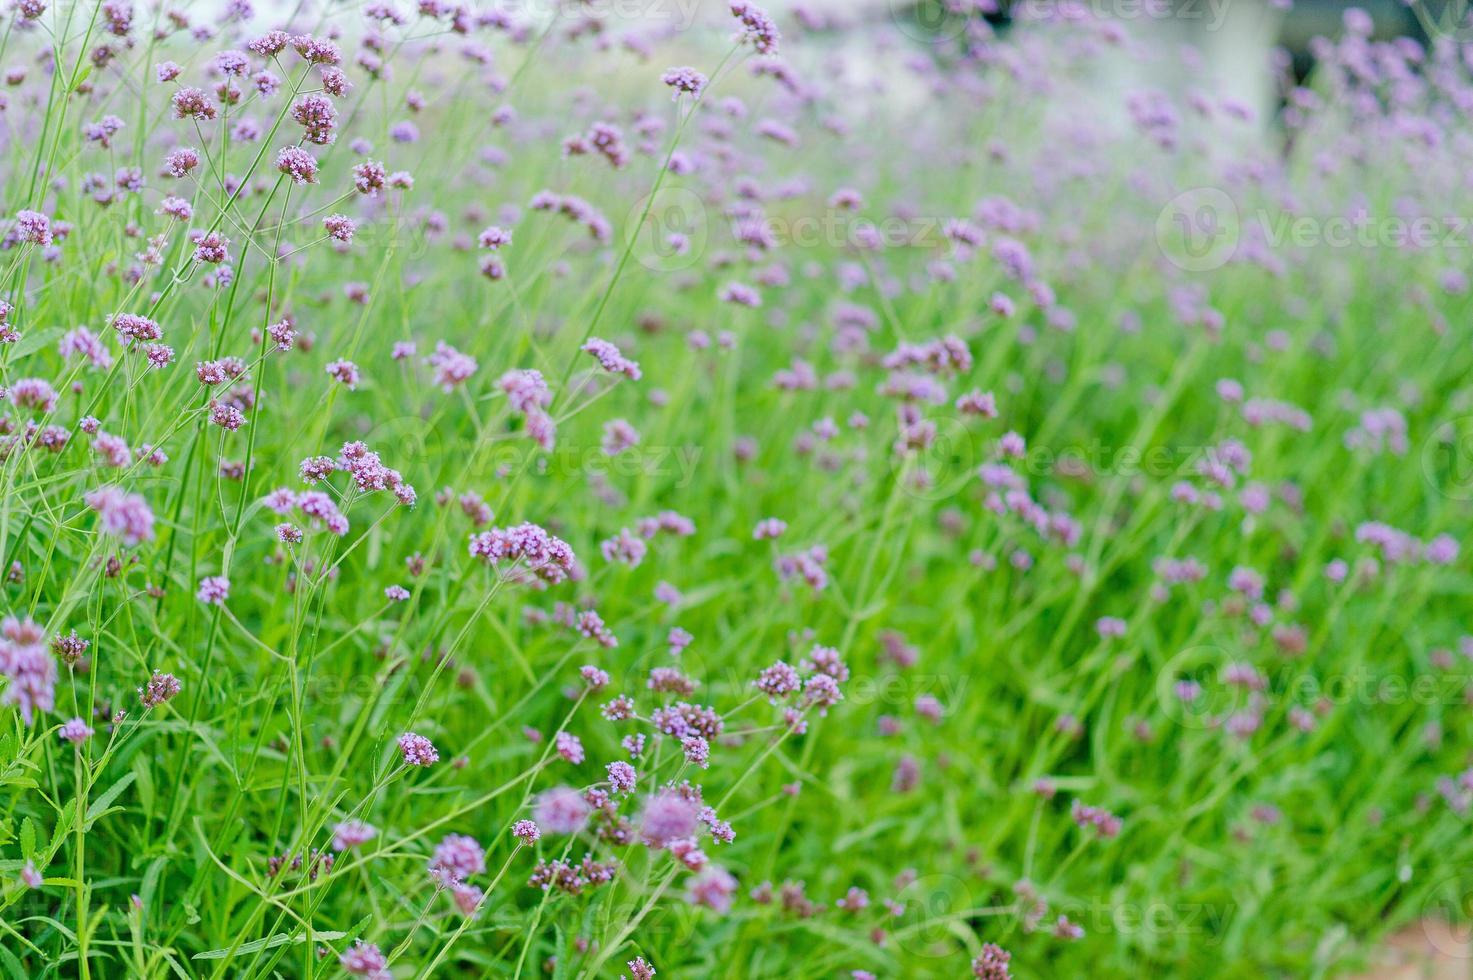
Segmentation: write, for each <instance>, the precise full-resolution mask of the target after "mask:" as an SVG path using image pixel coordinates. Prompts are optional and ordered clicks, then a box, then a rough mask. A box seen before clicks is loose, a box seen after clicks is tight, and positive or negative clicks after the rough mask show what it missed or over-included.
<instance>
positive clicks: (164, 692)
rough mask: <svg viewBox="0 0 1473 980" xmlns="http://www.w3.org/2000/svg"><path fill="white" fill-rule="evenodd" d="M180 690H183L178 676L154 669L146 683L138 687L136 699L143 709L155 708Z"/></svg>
mask: <svg viewBox="0 0 1473 980" xmlns="http://www.w3.org/2000/svg"><path fill="white" fill-rule="evenodd" d="M181 690H183V685H182V684H180V683H179V678H177V677H175V676H174V675H173V674H165V673H162V672H161V671H157V670H155V671H154V672H153V676H152V677H150V678H149V679H148V683H147V684H146V685H144V686H143V687H140V688H139V689H138V700H139V701H140V702H142V704H143V707H144V709H145V710H147V709H149V708H157V707H158V706H159V705H161V704H163V703H164V702H166V701H172V700H173V699H174V698H175V697H178V695H179V692H180V691H181Z"/></svg>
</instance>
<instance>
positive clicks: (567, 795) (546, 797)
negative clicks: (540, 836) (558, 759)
mask: <svg viewBox="0 0 1473 980" xmlns="http://www.w3.org/2000/svg"><path fill="white" fill-rule="evenodd" d="M592 812H593V811H592V808H591V807H590V806H589V805H588V802H587V801H586V800H584V799H583V794H582V793H579V792H578V791H577V790H576V789H572V788H570V787H567V786H555V787H553V788H552V789H549V790H546V791H544V792H543V793H542V795H541V796H539V797H537V804H536V806H535V808H534V814H535V816H536V818H537V826H539V827H545V828H547V830H548V832H549V833H554V834H574V833H577V832H578V831H580V830H582V829H583V825H584V824H586V823H587V822H588V816H589V814H590V813H592Z"/></svg>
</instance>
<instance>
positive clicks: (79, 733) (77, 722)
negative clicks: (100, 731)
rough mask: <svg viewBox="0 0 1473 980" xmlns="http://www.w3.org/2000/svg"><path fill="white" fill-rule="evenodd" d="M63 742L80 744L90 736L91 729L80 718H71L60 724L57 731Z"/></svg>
mask: <svg viewBox="0 0 1473 980" xmlns="http://www.w3.org/2000/svg"><path fill="white" fill-rule="evenodd" d="M57 734H58V735H59V736H60V737H61V740H62V741H63V742H71V743H72V744H73V745H81V744H82V743H83V742H85V741H87V739H89V738H91V737H92V729H91V728H89V727H88V726H87V723H86V722H85V721H83V720H82V719H81V718H72V719H70V720H69V721H67V722H66V724H64V725H62V726H61V731H59V732H58V733H57Z"/></svg>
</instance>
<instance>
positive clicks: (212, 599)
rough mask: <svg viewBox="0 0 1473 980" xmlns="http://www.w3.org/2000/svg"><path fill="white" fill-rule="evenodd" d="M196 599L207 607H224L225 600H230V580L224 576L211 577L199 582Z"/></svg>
mask: <svg viewBox="0 0 1473 980" xmlns="http://www.w3.org/2000/svg"><path fill="white" fill-rule="evenodd" d="M195 596H196V598H198V599H199V601H200V602H203V603H205V604H206V605H212V606H223V605H225V600H226V599H228V598H230V579H228V578H226V577H225V576H224V575H210V576H207V577H205V578H202V579H200V581H199V591H198V592H196V593H195Z"/></svg>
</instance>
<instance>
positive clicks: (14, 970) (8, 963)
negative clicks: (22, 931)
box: [0, 946, 27, 980]
mask: <svg viewBox="0 0 1473 980" xmlns="http://www.w3.org/2000/svg"><path fill="white" fill-rule="evenodd" d="M0 965H3V966H4V967H5V972H6V974H7V975H9V976H10V977H13V978H14V980H27V978H26V970H25V967H23V966H21V964H20V960H18V959H16V958H15V954H14V953H12V952H11V951H10V950H8V949H6V948H5V947H4V946H0Z"/></svg>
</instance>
